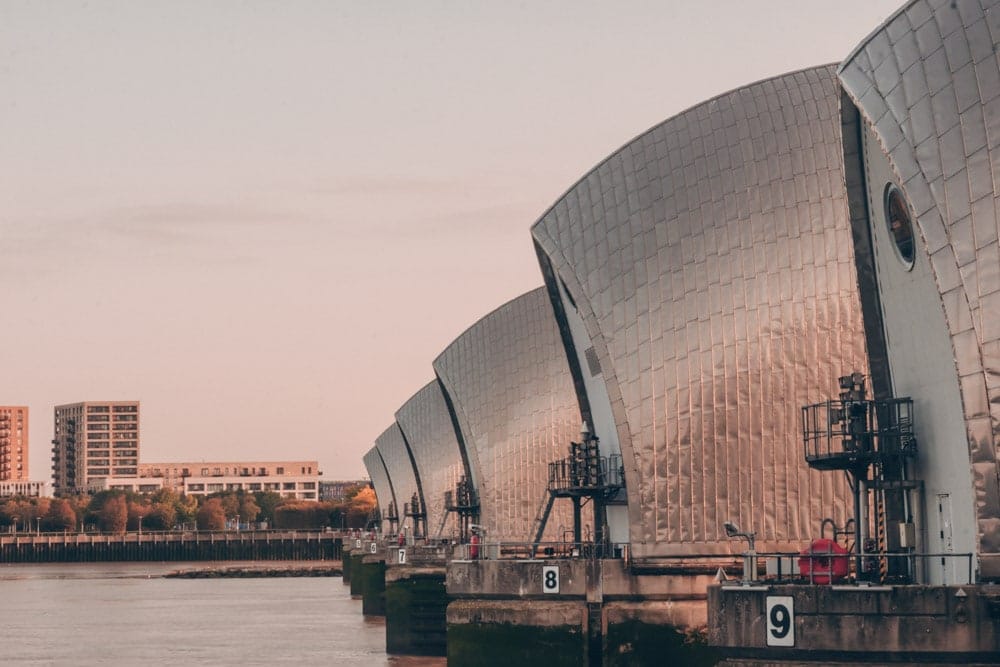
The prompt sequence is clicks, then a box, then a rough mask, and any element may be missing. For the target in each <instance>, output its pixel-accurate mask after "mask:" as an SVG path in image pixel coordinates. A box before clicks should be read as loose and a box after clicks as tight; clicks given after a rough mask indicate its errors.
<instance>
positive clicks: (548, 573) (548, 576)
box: [542, 565, 559, 593]
mask: <svg viewBox="0 0 1000 667" xmlns="http://www.w3.org/2000/svg"><path fill="white" fill-rule="evenodd" d="M542 592H543V593H558V592H559V566H558V565H545V566H544V567H542Z"/></svg>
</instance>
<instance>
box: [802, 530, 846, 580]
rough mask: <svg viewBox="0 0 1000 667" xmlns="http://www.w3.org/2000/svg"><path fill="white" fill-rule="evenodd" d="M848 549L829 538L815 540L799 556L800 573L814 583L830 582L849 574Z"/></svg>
mask: <svg viewBox="0 0 1000 667" xmlns="http://www.w3.org/2000/svg"><path fill="white" fill-rule="evenodd" d="M848 553H849V552H848V551H847V549H845V548H844V547H842V546H840V545H839V544H837V543H836V542H834V541H833V540H831V539H828V538H825V537H823V538H820V539H818V540H813V541H812V543H811V544H810V545H809V548H808V549H806V550H805V551H803V552H802V553H801V555H800V556H799V573H800V574H801V575H802V576H803V577H806V578H807V579H809V580H810V581H811V582H812V583H814V584H829V583H833V582H836V581H840V580H842V579H843V578H844V577H846V576H847V571H848V568H849V561H848Z"/></svg>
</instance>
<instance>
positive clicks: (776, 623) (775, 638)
mask: <svg viewBox="0 0 1000 667" xmlns="http://www.w3.org/2000/svg"><path fill="white" fill-rule="evenodd" d="M766 603H767V604H766V609H767V610H766V611H765V614H766V615H767V645H768V646H795V605H794V603H793V601H792V597H791V596H790V595H769V596H768V597H767V600H766Z"/></svg>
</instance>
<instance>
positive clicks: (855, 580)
mask: <svg viewBox="0 0 1000 667" xmlns="http://www.w3.org/2000/svg"><path fill="white" fill-rule="evenodd" d="M740 556H742V559H743V572H742V575H743V576H742V582H743V583H752V582H767V583H786V582H799V583H808V584H811V585H817V586H827V585H829V586H833V585H837V584H842V583H845V582H846V583H847V584H848V585H850V584H855V585H859V586H864V585H866V584H867V585H873V584H874V585H877V584H879V583H881V582H880V581H877V580H876V581H872V580H870V579H866V578H865V577H864V576H861V577H859V576H858V572H857V565H856V563H857V562H858V560H860V561H861V562H862V563H864V564H868V565H869V566H870V567H871V568H872V569H873V570H874V573H871V572H870V573H869V575H870V576H877V574H878V572H877V569H878V568H877V561H878V560H879V559H882V558H885V559H893V558H895V559H905V560H907V561H910V562H916V561H918V560H920V561H924V562H925V563H926V561H928V560H930V559H934V558H940V559H962V560H964V561H965V563H966V575H967V578H966V581H965V582H961V583H973V582H974V581H975V580H974V578H973V576H974V565H975V554H973V553H954V552H908V553H877V552H865V553H861V554H858V553H855V552H847V553H840V552H837V551H834V550H833V549H829V550H827V551H816V550H813V551H802V552H798V551H795V552H753V553H751V552H744V553H742V554H740ZM824 558H825V559H829V560H831V561H833V560H836V559H844V560H845V561H846V562H847V564H848V574H847V575H846V576H845V577H843V578H837V577H834V576H830V575H829V573H827V572H825V571H824V572H821V573H818V574H817V573H816V572H815V570H813V569H812V568H810V571H809V574H808V575H803V574H801V573H800V572H799V570H798V562H799V561H800V560H802V559H815V560H819V559H824ZM767 559H775V563H776V565H777V567H776V571H775V572H774V574H765V576H764V577H763V578H761V577H760V576H759V564H760V562H761V561H765V562H766V561H767ZM788 561H791V566H790V567H789V568H788V570H785V568H786V563H787V562H788ZM748 567H749V568H751V572H749V573H748V572H747V571H746V570H747V568H748ZM925 568H926V565H925ZM748 574H749V576H747V575H748ZM864 574H865V572H862V575H864ZM817 580H819V581H817Z"/></svg>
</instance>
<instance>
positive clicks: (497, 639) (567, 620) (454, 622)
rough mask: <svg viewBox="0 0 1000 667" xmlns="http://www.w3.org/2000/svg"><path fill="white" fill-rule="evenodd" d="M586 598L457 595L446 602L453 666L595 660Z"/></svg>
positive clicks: (557, 666) (569, 664)
mask: <svg viewBox="0 0 1000 667" xmlns="http://www.w3.org/2000/svg"><path fill="white" fill-rule="evenodd" d="M587 643H588V642H587V605H586V603H585V602H580V601H576V602H557V601H551V602H550V601H541V600H535V601H533V602H531V603H530V604H529V603H525V602H523V601H517V600H458V601H455V602H452V603H451V604H449V605H448V664H449V665H529V664H530V665H546V667H561V666H563V665H565V667H577V666H579V665H588V664H592V663H591V662H590V656H589V651H588V646H587Z"/></svg>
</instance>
